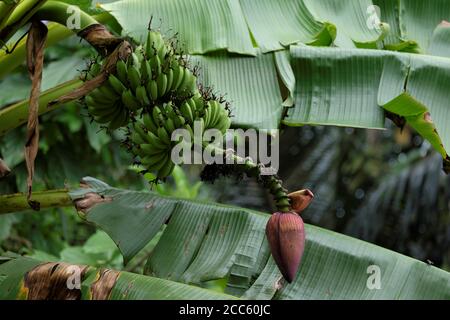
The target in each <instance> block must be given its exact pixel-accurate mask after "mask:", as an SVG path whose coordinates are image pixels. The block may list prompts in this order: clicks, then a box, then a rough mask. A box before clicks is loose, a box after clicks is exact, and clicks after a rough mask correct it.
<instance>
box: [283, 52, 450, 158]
mask: <svg viewBox="0 0 450 320" xmlns="http://www.w3.org/2000/svg"><path fill="white" fill-rule="evenodd" d="M290 59H291V65H292V72H293V75H294V77H295V92H294V93H293V96H294V100H295V107H294V108H291V109H289V111H288V115H287V117H286V118H284V119H283V122H284V123H285V124H287V125H290V126H296V125H304V124H311V125H315V124H319V125H337V126H349V127H364V128H383V127H384V115H383V109H384V110H387V111H389V112H391V113H393V114H396V115H398V116H401V117H404V118H405V119H406V121H407V123H408V124H410V125H411V126H412V127H413V128H414V129H416V130H417V131H418V132H419V134H421V135H422V136H423V137H424V138H425V139H427V140H428V141H429V142H430V143H431V144H432V146H433V147H434V148H435V149H436V150H437V151H438V152H439V153H440V154H441V155H442V157H443V158H444V159H448V150H450V106H449V104H448V84H449V83H450V59H447V58H442V57H434V56H425V55H415V54H409V53H397V52H391V51H382V50H367V49H337V48H313V47H305V46H295V47H291V57H290ZM380 107H381V108H380ZM446 161H447V160H446Z"/></svg>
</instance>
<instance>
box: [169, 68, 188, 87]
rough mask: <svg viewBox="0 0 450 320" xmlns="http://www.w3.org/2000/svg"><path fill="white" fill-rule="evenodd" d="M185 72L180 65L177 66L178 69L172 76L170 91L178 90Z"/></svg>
mask: <svg viewBox="0 0 450 320" xmlns="http://www.w3.org/2000/svg"><path fill="white" fill-rule="evenodd" d="M185 70H187V69H185V68H184V67H182V66H180V65H178V68H175V71H174V75H173V83H172V90H178V87H179V86H180V85H181V82H183V78H184V73H185Z"/></svg>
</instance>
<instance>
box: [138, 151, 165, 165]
mask: <svg viewBox="0 0 450 320" xmlns="http://www.w3.org/2000/svg"><path fill="white" fill-rule="evenodd" d="M165 158H166V152H165V151H160V152H159V153H156V154H153V155H146V156H144V157H143V158H142V159H141V162H142V164H143V165H145V166H148V167H152V166H154V165H156V164H157V163H159V162H162V160H165Z"/></svg>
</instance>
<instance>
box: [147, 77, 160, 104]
mask: <svg viewBox="0 0 450 320" xmlns="http://www.w3.org/2000/svg"><path fill="white" fill-rule="evenodd" d="M147 92H148V94H149V95H150V98H151V99H152V101H156V100H157V99H158V85H157V84H156V80H151V81H150V82H149V83H147Z"/></svg>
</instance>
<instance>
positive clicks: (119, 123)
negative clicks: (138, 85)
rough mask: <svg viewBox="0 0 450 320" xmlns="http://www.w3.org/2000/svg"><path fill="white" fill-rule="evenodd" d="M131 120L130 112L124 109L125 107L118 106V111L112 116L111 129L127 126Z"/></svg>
mask: <svg viewBox="0 0 450 320" xmlns="http://www.w3.org/2000/svg"><path fill="white" fill-rule="evenodd" d="M128 121H129V118H128V112H126V110H124V109H123V108H118V112H117V113H116V115H115V116H114V117H113V118H112V120H111V122H110V123H109V125H108V127H109V128H110V129H111V130H116V129H118V128H120V127H123V126H125V125H126V124H127V123H128Z"/></svg>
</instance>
